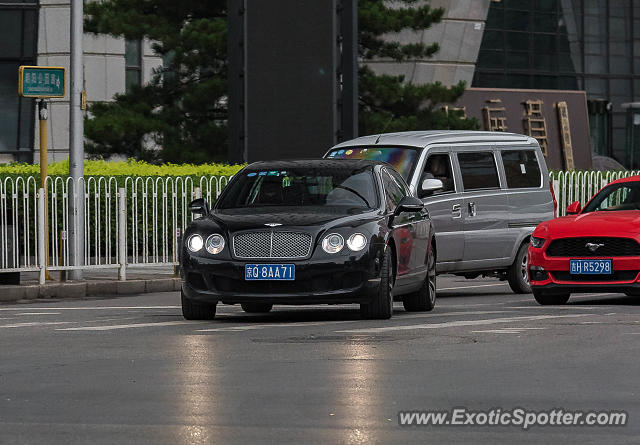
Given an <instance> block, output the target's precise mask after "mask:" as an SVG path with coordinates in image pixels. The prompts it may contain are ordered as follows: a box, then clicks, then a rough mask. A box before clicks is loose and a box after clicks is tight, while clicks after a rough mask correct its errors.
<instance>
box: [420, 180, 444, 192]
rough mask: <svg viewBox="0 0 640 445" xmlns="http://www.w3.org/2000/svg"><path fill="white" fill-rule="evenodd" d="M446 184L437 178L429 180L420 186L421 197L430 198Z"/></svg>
mask: <svg viewBox="0 0 640 445" xmlns="http://www.w3.org/2000/svg"><path fill="white" fill-rule="evenodd" d="M443 187H444V184H443V183H442V181H441V180H439V179H435V178H427V179H425V180H424V181H422V184H420V196H428V195H430V194H432V193H433V192H435V191H436V190H441V189H442V188H443Z"/></svg>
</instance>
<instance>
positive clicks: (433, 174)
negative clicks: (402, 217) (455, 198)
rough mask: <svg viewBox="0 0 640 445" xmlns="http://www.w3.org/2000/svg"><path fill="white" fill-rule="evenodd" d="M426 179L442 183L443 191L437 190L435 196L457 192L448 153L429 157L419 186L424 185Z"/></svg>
mask: <svg viewBox="0 0 640 445" xmlns="http://www.w3.org/2000/svg"><path fill="white" fill-rule="evenodd" d="M425 179H439V180H440V181H442V189H440V190H436V191H435V192H434V193H433V194H434V195H440V194H443V193H453V192H454V191H455V183H454V180H453V168H451V159H450V158H449V155H448V154H447V153H435V154H432V155H429V157H428V158H427V163H426V164H425V167H424V172H423V173H422V177H421V178H420V183H419V184H418V186H419V185H420V184H422V182H423V181H424V180H425ZM421 198H423V196H421Z"/></svg>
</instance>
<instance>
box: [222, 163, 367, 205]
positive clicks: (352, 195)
mask: <svg viewBox="0 0 640 445" xmlns="http://www.w3.org/2000/svg"><path fill="white" fill-rule="evenodd" d="M377 205H378V195H377V193H376V182H375V180H374V178H373V171H372V170H371V168H364V169H357V170H354V169H349V168H333V169H332V168H327V167H322V168H311V167H310V168H300V167H297V168H288V169H277V170H269V169H264V170H253V169H245V170H243V171H242V172H240V173H238V174H237V175H236V176H235V177H234V179H233V181H231V183H230V184H229V185H228V186H227V188H226V189H225V191H224V194H223V195H222V196H221V197H220V199H219V200H218V202H217V203H216V208H217V209H237V208H247V207H266V206H321V207H325V206H338V207H349V208H364V209H370V208H375V207H377Z"/></svg>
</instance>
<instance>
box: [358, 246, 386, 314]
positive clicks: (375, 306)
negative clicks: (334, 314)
mask: <svg viewBox="0 0 640 445" xmlns="http://www.w3.org/2000/svg"><path fill="white" fill-rule="evenodd" d="M389 249H390V248H387V249H385V252H384V259H383V260H382V269H381V271H380V286H378V290H377V291H376V294H375V296H374V297H373V299H372V300H371V302H370V303H362V304H361V305H360V315H362V318H366V319H368V320H373V319H377V320H386V319H388V318H391V315H393V293H392V291H393V270H392V269H391V253H390V252H389Z"/></svg>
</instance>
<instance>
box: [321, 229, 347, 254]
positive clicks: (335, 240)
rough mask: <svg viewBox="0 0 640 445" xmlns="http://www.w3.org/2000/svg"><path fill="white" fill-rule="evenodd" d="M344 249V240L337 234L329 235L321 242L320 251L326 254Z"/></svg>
mask: <svg viewBox="0 0 640 445" xmlns="http://www.w3.org/2000/svg"><path fill="white" fill-rule="evenodd" d="M343 247H344V238H343V237H342V235H340V234H339V233H330V234H329V235H327V236H325V237H324V239H323V240H322V249H323V250H324V251H325V252H327V253H338V252H340V251H341V250H342V248H343Z"/></svg>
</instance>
